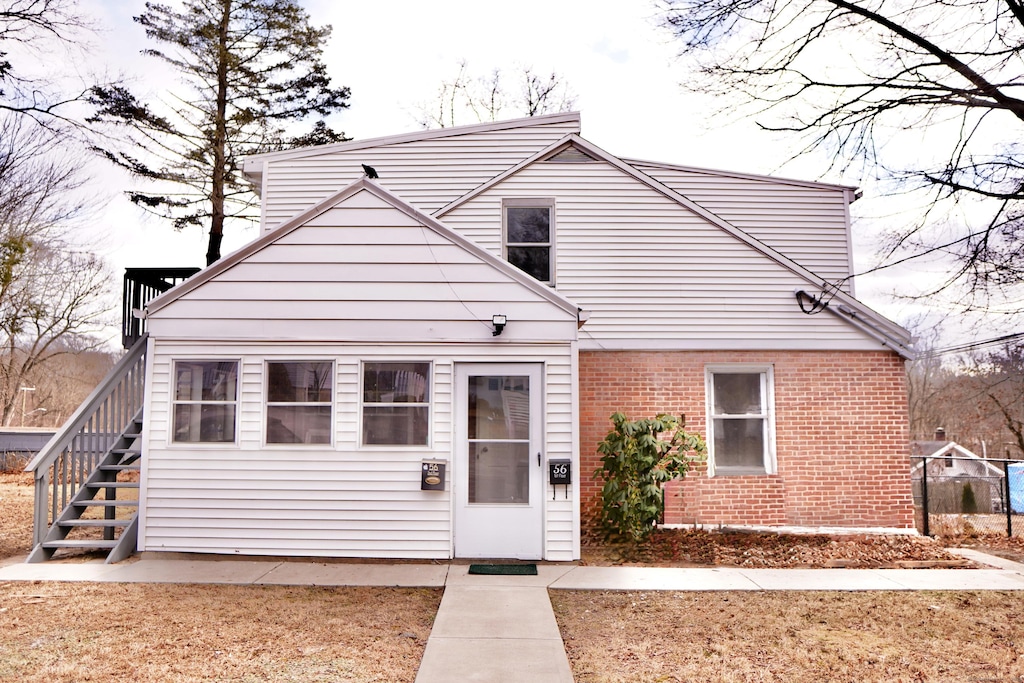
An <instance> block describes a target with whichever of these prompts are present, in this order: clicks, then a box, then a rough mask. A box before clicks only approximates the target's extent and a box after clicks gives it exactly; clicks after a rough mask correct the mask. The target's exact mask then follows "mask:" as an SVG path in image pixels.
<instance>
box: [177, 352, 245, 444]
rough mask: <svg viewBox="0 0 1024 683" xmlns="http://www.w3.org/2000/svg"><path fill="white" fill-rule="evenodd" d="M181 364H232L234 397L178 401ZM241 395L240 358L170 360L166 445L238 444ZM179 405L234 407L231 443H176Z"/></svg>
mask: <svg viewBox="0 0 1024 683" xmlns="http://www.w3.org/2000/svg"><path fill="white" fill-rule="evenodd" d="M181 363H234V364H235V397H234V399H233V400H230V401H204V400H198V401H193V400H179V399H178V366H179V364H181ZM241 393H242V359H241V358H174V359H172V360H171V390H170V403H171V405H170V408H171V410H170V420H169V423H170V428H169V429H168V430H167V440H168V445H170V446H174V447H178V448H196V447H203V448H232V447H237V446H238V443H239V431H240V429H241V424H240V418H241ZM179 405H193V406H203V405H233V406H234V407H235V411H234V412H235V420H234V422H235V426H234V439H233V440H232V441H178V440H176V439H175V438H174V437H175V435H176V429H175V424H176V423H177V406H179Z"/></svg>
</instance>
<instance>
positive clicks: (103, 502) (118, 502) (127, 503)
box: [71, 500, 139, 508]
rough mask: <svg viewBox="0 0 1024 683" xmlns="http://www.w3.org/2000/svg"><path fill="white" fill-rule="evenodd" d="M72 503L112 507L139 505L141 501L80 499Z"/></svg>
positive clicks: (76, 505)
mask: <svg viewBox="0 0 1024 683" xmlns="http://www.w3.org/2000/svg"><path fill="white" fill-rule="evenodd" d="M71 504H72V505H74V506H75V507H91V506H98V507H108V508H112V507H131V506H133V505H138V504H139V501H137V500H78V501H74V502H73V503H71Z"/></svg>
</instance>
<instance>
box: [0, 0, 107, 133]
mask: <svg viewBox="0 0 1024 683" xmlns="http://www.w3.org/2000/svg"><path fill="white" fill-rule="evenodd" d="M90 30H91V27H90V26H89V25H88V22H86V21H85V20H84V19H83V18H82V15H81V12H79V11H78V7H77V2H76V0H7V1H6V2H4V3H2V5H0V111H6V112H14V113H18V114H23V115H26V116H29V117H31V118H33V119H34V120H35V121H36V122H37V123H41V124H43V125H50V124H51V123H52V122H53V121H62V122H65V123H68V122H70V121H72V118H71V113H70V107H69V105H71V104H72V103H74V102H82V101H85V99H86V97H87V95H88V92H89V86H86V85H84V84H82V85H81V86H80V87H78V88H77V89H76V90H74V91H73V92H67V91H65V90H64V89H62V88H60V87H58V86H57V85H56V84H55V83H54V82H53V81H54V75H55V70H56V69H55V68H53V67H54V66H55V65H57V64H60V63H61V62H62V61H63V60H61V59H59V58H55V55H54V54H53V52H54V50H55V49H58V48H61V49H77V48H82V47H84V46H85V45H86V41H85V40H84V37H85V36H86V35H87V33H88V31H90ZM19 59H20V60H21V62H19ZM30 61H34V62H35V63H37V64H39V63H46V64H48V65H50V67H51V68H49V69H48V70H47V73H46V74H38V73H32V71H31V69H27V68H24V66H21V67H19V66H18V64H19V63H21V64H25V63H28V62H30Z"/></svg>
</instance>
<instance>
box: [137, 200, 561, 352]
mask: <svg viewBox="0 0 1024 683" xmlns="http://www.w3.org/2000/svg"><path fill="white" fill-rule="evenodd" d="M499 225H500V221H499ZM496 313H502V314H504V315H506V316H507V317H508V325H507V327H506V328H505V331H504V332H503V333H502V336H501V340H502V341H509V342H511V341H526V340H529V341H551V340H567V339H570V338H574V337H575V334H576V332H575V330H576V317H575V315H574V313H572V312H569V311H567V310H565V309H564V308H560V307H558V306H555V305H553V304H552V303H551V302H550V301H549V300H548V299H546V298H544V297H543V296H541V295H540V294H538V293H536V292H534V291H531V290H530V289H528V288H527V287H524V286H523V285H522V284H521V283H520V282H517V281H516V280H514V279H513V278H512V277H511V276H510V275H506V274H504V273H501V272H499V271H498V270H496V269H495V268H494V267H492V266H491V265H489V264H487V263H485V262H483V261H482V260H481V259H480V258H479V257H478V256H476V255H475V254H472V253H470V252H468V251H466V250H465V249H463V248H462V247H460V246H458V245H456V244H454V243H453V242H451V241H449V240H447V239H446V238H445V237H443V236H441V235H439V234H438V233H436V232H434V231H432V230H430V229H428V228H426V227H424V226H423V225H421V224H420V223H418V222H416V221H415V220H413V219H412V218H411V217H410V216H408V215H407V214H405V213H403V212H401V211H398V210H397V209H395V208H393V207H392V206H390V205H388V204H386V203H385V202H383V201H382V200H381V199H379V198H377V197H375V196H373V195H370V193H368V192H365V191H364V192H362V193H360V194H357V195H355V196H353V197H351V198H349V200H347V201H346V202H345V203H344V204H343V205H342V206H339V207H336V208H333V209H330V210H328V211H326V212H324V213H323V214H321V215H319V216H317V217H316V218H315V219H313V220H311V221H310V222H309V223H307V224H305V225H303V226H301V227H299V228H297V229H295V230H293V231H292V232H290V233H288V234H286V235H283V236H282V237H281V238H280V239H278V240H277V241H275V242H273V243H272V244H270V245H268V246H266V247H265V248H263V249H261V250H259V251H257V252H256V253H253V254H252V255H250V256H249V257H248V258H246V259H244V260H242V261H241V262H239V263H237V264H235V265H234V266H232V267H231V268H229V269H228V270H226V271H224V272H222V273H220V274H219V275H217V277H216V278H214V279H213V280H211V281H209V282H206V283H204V284H203V285H202V286H201V287H199V288H197V289H195V290H193V291H191V292H188V293H186V294H184V295H182V296H181V297H179V298H178V299H176V300H174V301H172V302H170V303H169V304H167V305H166V306H165V307H163V308H161V309H159V311H158V314H157V315H154V316H152V317H151V318H150V320H149V329H150V331H151V333H152V334H153V335H154V336H158V337H161V338H165V339H166V338H179V339H181V338H184V339H200V338H207V339H218V338H224V339H233V338H250V339H293V340H317V339H336V340H347V341H386V340H394V341H398V340H407V339H414V340H419V341H425V340H434V341H469V340H474V339H475V340H483V339H490V338H491V337H492V335H491V332H492V329H493V326H492V325H491V318H492V316H494V315H495V314H496Z"/></svg>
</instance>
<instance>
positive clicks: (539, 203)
mask: <svg viewBox="0 0 1024 683" xmlns="http://www.w3.org/2000/svg"><path fill="white" fill-rule="evenodd" d="M510 208H517V209H547V210H548V241H547V242H511V243H510V242H509V241H508V209H510ZM509 247H547V249H548V277H549V278H550V279H549V280H547V281H546V282H544V281H542V282H544V284H547V285H549V286H551V287H554V286H555V282H557V280H558V275H557V273H556V271H555V198H554V197H514V198H509V197H506V198H505V199H502V200H501V257H502V258H503V259H505V260H506V261H508V248H509ZM509 263H511V261H509ZM517 267H518V266H517ZM524 272H525V271H524Z"/></svg>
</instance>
